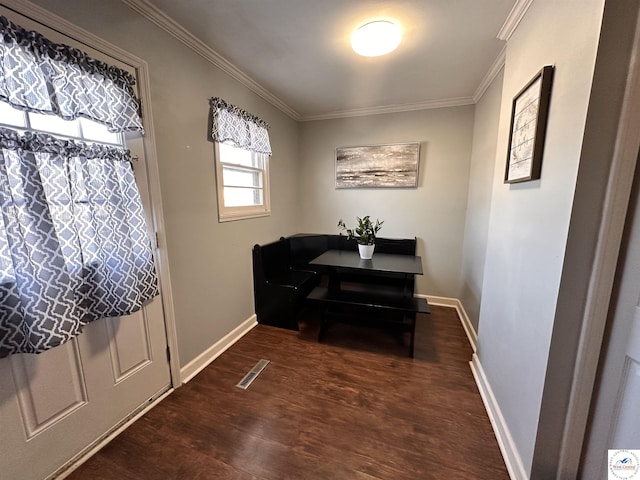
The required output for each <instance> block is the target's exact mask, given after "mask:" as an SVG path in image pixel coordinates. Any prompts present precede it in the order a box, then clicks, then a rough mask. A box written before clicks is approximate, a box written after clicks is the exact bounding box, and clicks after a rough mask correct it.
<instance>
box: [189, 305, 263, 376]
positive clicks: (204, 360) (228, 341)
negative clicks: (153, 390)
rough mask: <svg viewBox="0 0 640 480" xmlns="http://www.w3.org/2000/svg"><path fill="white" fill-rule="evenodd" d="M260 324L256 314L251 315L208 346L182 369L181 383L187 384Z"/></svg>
mask: <svg viewBox="0 0 640 480" xmlns="http://www.w3.org/2000/svg"><path fill="white" fill-rule="evenodd" d="M257 324H258V322H257V317H256V315H255V314H253V315H251V316H250V317H249V318H247V319H246V320H245V321H244V322H242V323H241V324H240V325H238V326H237V327H236V328H234V329H233V330H231V331H230V332H229V333H228V334H226V335H225V336H224V337H222V338H221V339H220V340H218V341H217V342H216V343H214V344H213V345H211V346H210V347H209V348H207V349H206V350H205V351H204V352H202V353H201V354H200V355H198V356H197V357H196V358H194V359H193V360H191V361H190V362H189V363H187V364H186V365H185V366H184V367H182V368H181V369H180V383H181V384H185V383H187V382H188V381H189V380H191V379H192V378H193V377H195V376H196V375H197V374H198V373H200V372H201V371H202V370H203V369H204V368H205V367H206V366H207V365H209V364H210V363H211V362H213V361H214V360H215V359H216V358H218V357H219V356H220V355H221V354H222V353H223V352H224V351H225V350H226V349H227V348H229V347H230V346H231V345H233V344H234V343H236V342H237V341H238V340H240V339H241V338H242V337H243V336H244V335H246V334H247V333H248V332H249V331H250V330H251V329H252V328H253V327H255V326H256V325H257Z"/></svg>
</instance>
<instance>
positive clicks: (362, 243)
mask: <svg viewBox="0 0 640 480" xmlns="http://www.w3.org/2000/svg"><path fill="white" fill-rule="evenodd" d="M356 218H357V220H358V226H357V227H356V228H355V229H353V230H352V229H350V228H347V226H346V225H345V224H344V222H343V221H342V219H340V220H339V221H338V228H339V229H340V230H346V232H347V239H349V240H351V239H352V238H353V239H355V241H356V242H358V251H359V252H360V258H362V259H364V260H369V259H370V258H371V257H372V256H373V250H374V248H375V243H376V233H378V232H379V231H380V229H381V228H382V224H383V223H384V220H383V221H382V222H381V221H380V220H378V219H376V223H375V224H374V223H373V222H372V221H371V218H369V215H367V216H366V217H362V218H360V217H356Z"/></svg>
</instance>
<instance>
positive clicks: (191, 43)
mask: <svg viewBox="0 0 640 480" xmlns="http://www.w3.org/2000/svg"><path fill="white" fill-rule="evenodd" d="M122 2H123V3H124V4H126V5H127V6H129V7H130V8H131V9H133V10H135V11H136V12H138V13H139V14H140V15H142V16H143V17H145V18H146V19H148V20H150V21H151V22H152V23H154V24H155V25H157V26H158V27H160V28H161V29H163V30H164V31H166V32H167V33H169V34H170V35H171V36H173V37H174V38H176V39H177V40H178V41H180V42H181V43H183V44H184V45H185V46H187V47H188V48H190V49H192V50H193V51H194V52H196V53H197V54H199V55H200V56H202V57H203V58H205V59H206V60H207V61H209V62H210V63H212V64H214V65H216V66H217V67H218V68H220V69H221V70H222V71H224V72H225V73H227V74H228V75H230V76H231V77H233V78H234V79H236V80H237V81H238V82H240V83H241V84H242V85H244V86H246V87H247V88H249V89H250V90H251V91H253V92H254V93H256V94H257V95H259V96H260V97H262V98H263V99H264V100H266V101H267V102H269V103H270V104H271V105H273V106H274V107H276V108H278V109H279V110H281V111H282V112H283V113H285V114H286V115H288V116H289V117H290V118H292V119H293V120H296V121H304V122H309V121H315V120H330V119H334V118H348V117H363V116H367V115H381V114H385V113H401V112H411V111H416V110H429V109H434V108H446V107H459V106H464V105H473V104H475V103H477V102H478V101H479V100H480V98H482V95H483V94H484V92H485V91H486V90H487V88H488V87H489V86H490V85H491V82H493V80H494V79H495V77H496V75H497V74H498V73H499V72H500V69H501V68H502V67H503V66H504V63H505V57H506V47H505V48H503V50H502V51H501V52H500V54H499V55H498V57H497V58H496V60H495V61H494V63H493V64H492V66H491V67H490V68H489V70H488V72H487V74H486V75H485V77H484V79H483V80H482V82H481V83H480V85H479V86H478V88H477V89H476V91H475V93H474V95H473V96H472V97H456V98H448V99H442V100H430V101H425V102H418V103H407V104H397V105H384V106H380V107H370V108H359V109H358V108H356V109H349V110H339V111H334V112H326V113H321V114H312V115H300V114H299V113H298V112H296V111H295V110H293V109H292V108H291V107H289V106H288V105H287V104H286V103H284V102H283V101H282V100H280V99H279V98H278V97H276V96H275V95H274V94H272V93H271V92H269V91H268V90H266V89H265V88H264V87H262V86H261V85H260V84H258V83H257V82H256V81H254V80H253V79H252V78H250V77H249V76H248V75H247V74H245V73H244V72H242V71H241V70H240V69H239V68H237V67H236V66H235V65H233V64H232V63H231V62H229V61H228V60H227V59H225V58H224V57H222V56H221V55H220V54H219V53H217V52H216V51H215V50H213V49H212V48H211V47H209V46H208V45H206V44H205V43H204V42H202V41H201V40H200V39H198V38H197V37H196V36H194V35H193V34H192V33H190V32H189V31H187V30H186V29H185V28H184V27H182V26H181V25H180V24H179V23H177V22H176V21H175V20H173V19H171V18H170V17H169V16H168V15H167V14H165V13H164V12H163V11H161V10H160V9H158V8H157V7H155V6H154V5H152V4H151V3H149V2H148V1H147V0H122ZM532 2H533V0H517V2H516V4H515V5H514V7H513V9H512V10H511V13H510V14H509V17H508V18H507V20H506V21H505V23H504V25H503V27H502V29H501V30H500V34H499V35H498V37H499V38H501V37H500V35H502V33H503V31H506V30H507V25H512V30H511V31H509V36H510V35H511V33H513V30H514V29H515V28H516V26H517V24H518V23H519V22H520V20H521V19H522V17H523V16H524V14H525V13H526V10H527V8H529V5H530V4H531V3H532ZM2 3H3V4H4V5H5V6H7V7H8V8H12V9H15V10H16V11H19V12H22V13H23V14H27V15H29V14H32V15H33V14H35V15H34V16H36V17H37V18H41V19H43V20H45V21H46V23H47V24H48V25H49V26H52V27H54V28H55V27H58V26H60V25H61V23H64V27H65V29H66V31H67V32H70V34H71V36H73V37H75V38H85V39H86V38H90V39H91V43H92V44H93V46H94V48H97V49H99V50H102V51H103V52H111V53H112V54H113V53H114V52H117V54H118V56H119V57H120V58H121V59H123V60H124V59H127V63H129V64H130V65H132V66H136V65H140V64H143V63H145V62H144V60H142V59H140V58H139V57H136V56H134V55H132V54H130V53H128V52H126V51H125V50H122V49H120V48H118V47H116V46H114V45H112V44H108V43H107V42H105V41H104V40H102V39H100V38H99V37H97V36H96V35H94V34H92V33H91V32H88V31H87V30H84V29H82V28H80V27H76V26H75V25H73V24H71V23H69V22H67V21H66V20H64V19H62V18H61V17H58V16H56V15H54V14H52V13H50V12H49V11H48V10H46V9H44V8H42V7H40V6H38V5H35V4H33V3H31V2H29V1H28V0H3V1H2ZM29 16H31V15H29ZM516 17H517V18H516Z"/></svg>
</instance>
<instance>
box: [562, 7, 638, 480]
mask: <svg viewBox="0 0 640 480" xmlns="http://www.w3.org/2000/svg"><path fill="white" fill-rule="evenodd" d="M638 55H640V17H639V18H638V20H637V21H636V27H635V33H634V39H633V51H632V54H631V57H630V64H629V69H628V75H627V82H626V87H625V93H624V99H623V106H622V112H621V114H620V120H619V122H618V132H617V135H616V140H615V147H614V155H613V161H612V165H611V169H610V175H609V179H608V183H607V188H606V195H605V200H604V205H603V212H602V217H601V222H600V227H599V229H598V241H597V245H596V249H595V258H594V261H593V266H592V268H591V271H590V275H589V289H588V294H587V302H586V305H585V310H584V315H583V322H582V328H581V331H580V341H579V346H578V351H577V355H576V363H575V371H574V375H573V379H572V383H571V393H570V400H569V406H568V411H567V417H566V422H565V428H564V432H563V438H562V443H561V449H560V458H559V464H558V470H557V472H558V473H557V478H573V473H575V472H577V471H578V470H579V466H580V458H581V454H582V449H583V443H584V436H585V431H586V427H587V423H588V417H589V409H590V406H591V400H592V396H593V393H594V385H595V380H596V372H597V367H598V362H599V360H600V354H601V349H602V340H603V336H604V328H605V324H606V321H607V315H608V311H609V302H610V299H611V292H612V289H613V281H614V275H615V271H616V266H617V263H618V257H619V252H620V245H621V242H622V235H623V230H624V227H625V223H626V213H627V209H628V206H629V199H630V195H631V188H632V184H633V178H634V174H635V171H636V163H637V159H638V151H639V148H640V133H639V132H640V115H638V113H637V112H640V62H637V61H636V59H637V58H638Z"/></svg>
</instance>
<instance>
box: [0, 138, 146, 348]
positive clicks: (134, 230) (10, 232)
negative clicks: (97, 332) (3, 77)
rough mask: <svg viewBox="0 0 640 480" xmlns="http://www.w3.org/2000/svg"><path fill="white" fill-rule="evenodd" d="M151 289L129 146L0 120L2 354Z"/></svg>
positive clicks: (65, 333) (74, 327) (69, 330)
mask: <svg viewBox="0 0 640 480" xmlns="http://www.w3.org/2000/svg"><path fill="white" fill-rule="evenodd" d="M157 294H158V287H157V276H156V271H155V266H154V260H153V253H152V249H151V244H150V241H149V236H148V233H147V227H146V220H145V216H144V212H143V210H142V202H141V199H140V194H139V192H138V189H137V186H136V183H135V178H134V172H133V168H132V165H131V157H130V154H129V151H128V150H124V149H120V148H116V147H110V146H104V145H87V144H84V143H82V142H76V141H71V140H61V139H58V138H55V137H52V136H50V135H47V134H41V133H33V132H31V133H25V134H20V133H18V132H16V131H13V130H9V129H5V128H0V358H1V357H5V356H7V355H10V354H12V353H39V352H42V351H44V350H47V349H49V348H52V347H55V346H57V345H60V344H61V343H64V342H66V341H67V340H69V339H71V338H73V337H74V336H76V335H78V334H79V333H80V332H81V330H82V327H83V326H84V325H85V324H87V323H88V322H91V321H93V320H95V319H98V318H103V317H114V316H120V315H127V314H129V313H132V312H134V311H136V310H138V309H140V308H141V307H142V305H143V303H144V302H146V301H148V300H149V299H151V298H153V297H154V296H156V295H157Z"/></svg>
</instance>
